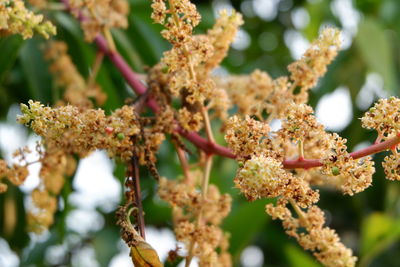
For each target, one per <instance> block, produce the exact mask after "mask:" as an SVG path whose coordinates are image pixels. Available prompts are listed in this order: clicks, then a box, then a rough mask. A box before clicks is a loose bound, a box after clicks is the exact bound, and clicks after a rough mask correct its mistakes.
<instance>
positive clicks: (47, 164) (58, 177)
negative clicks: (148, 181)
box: [27, 146, 76, 233]
mask: <svg viewBox="0 0 400 267" xmlns="http://www.w3.org/2000/svg"><path fill="white" fill-rule="evenodd" d="M43 153H44V154H43V155H41V156H40V159H39V161H40V163H41V164H42V166H41V168H40V172H39V177H40V184H39V186H38V187H37V188H36V189H35V190H33V191H32V193H31V197H32V202H33V204H34V205H35V208H34V209H32V210H29V211H28V212H27V221H28V229H29V230H30V231H32V232H35V233H41V232H42V231H44V230H46V229H48V228H49V227H50V226H51V225H52V224H53V223H54V213H55V212H56V211H57V203H58V201H57V196H58V195H59V194H60V192H61V190H62V188H63V186H64V182H65V176H66V175H67V176H71V175H72V174H73V173H74V172H75V168H76V162H75V159H74V158H73V157H72V156H67V155H66V154H65V152H64V151H63V150H60V149H58V148H56V147H49V146H47V147H46V151H45V152H44V151H43Z"/></svg>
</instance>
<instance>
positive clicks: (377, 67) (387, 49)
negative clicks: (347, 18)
mask: <svg viewBox="0 0 400 267" xmlns="http://www.w3.org/2000/svg"><path fill="white" fill-rule="evenodd" d="M384 30H385V29H384V28H383V27H382V26H381V25H380V24H379V23H378V22H377V20H375V19H373V18H368V17H366V18H365V19H364V20H363V21H362V22H361V23H360V26H359V30H358V34H357V36H356V38H355V44H356V46H357V48H358V50H359V52H360V54H361V56H362V58H363V59H364V61H365V63H366V64H367V66H368V68H369V69H370V70H371V71H373V72H377V73H379V74H380V75H382V78H383V81H384V88H385V89H386V90H387V91H389V92H393V91H394V89H395V87H396V77H395V69H394V62H393V58H394V56H393V51H392V47H391V44H390V40H389V38H388V36H386V34H385V31H384Z"/></svg>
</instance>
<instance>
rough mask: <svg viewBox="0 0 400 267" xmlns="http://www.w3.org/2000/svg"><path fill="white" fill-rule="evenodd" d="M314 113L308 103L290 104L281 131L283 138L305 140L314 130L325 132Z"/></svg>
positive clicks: (296, 140)
mask: <svg viewBox="0 0 400 267" xmlns="http://www.w3.org/2000/svg"><path fill="white" fill-rule="evenodd" d="M313 113H314V111H313V109H312V108H311V107H310V106H308V105H306V104H299V105H296V104H294V103H292V104H291V105H289V106H288V109H287V113H286V114H287V115H286V119H285V120H283V123H282V130H281V131H280V132H279V133H280V135H281V136H282V138H289V139H291V140H293V141H295V142H298V141H303V140H304V139H305V138H306V137H308V136H309V135H310V134H311V133H312V132H318V133H321V132H322V133H323V132H324V127H323V126H322V125H321V124H319V123H318V122H317V119H316V118H315V116H314V114H313Z"/></svg>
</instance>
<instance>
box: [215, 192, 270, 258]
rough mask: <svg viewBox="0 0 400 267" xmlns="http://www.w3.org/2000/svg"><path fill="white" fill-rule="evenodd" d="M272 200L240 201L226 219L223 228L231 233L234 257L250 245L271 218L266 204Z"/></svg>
mask: <svg viewBox="0 0 400 267" xmlns="http://www.w3.org/2000/svg"><path fill="white" fill-rule="evenodd" d="M270 202H271V200H269V199H263V200H258V201H255V202H245V203H240V205H239V206H236V207H234V209H233V210H232V212H231V214H229V216H228V217H227V218H226V219H225V220H224V223H223V227H222V228H223V229H224V230H225V231H227V232H229V234H230V244H231V245H230V251H231V253H232V255H233V256H234V257H239V256H240V252H241V251H242V250H243V249H244V248H245V247H246V246H247V245H249V244H250V243H251V242H252V240H253V239H254V238H255V237H256V236H257V234H258V233H260V232H262V228H263V227H264V225H265V224H266V222H267V221H268V220H269V219H270V218H269V216H268V215H267V214H265V205H266V204H267V203H270Z"/></svg>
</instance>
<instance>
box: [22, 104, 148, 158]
mask: <svg viewBox="0 0 400 267" xmlns="http://www.w3.org/2000/svg"><path fill="white" fill-rule="evenodd" d="M21 111H22V113H23V115H21V116H19V117H18V121H19V123H22V124H25V125H29V126H30V127H31V128H32V130H33V131H34V132H35V133H36V134H38V135H40V136H42V137H43V138H44V139H46V144H47V145H48V146H51V147H57V148H60V149H62V150H63V151H65V152H66V153H68V154H70V153H76V154H78V155H79V156H81V157H84V156H86V155H87V154H89V153H90V152H92V151H93V150H95V149H106V150H107V152H108V154H109V155H110V157H120V158H121V159H122V160H123V161H128V160H129V159H130V158H131V157H132V153H133V152H132V151H133V146H134V143H133V141H132V138H133V137H135V136H136V135H138V134H139V133H140V128H139V126H138V121H137V117H136V114H135V112H134V110H133V108H132V107H129V106H123V107H122V108H120V109H117V110H116V111H114V112H113V113H112V115H110V116H106V115H105V114H104V111H103V110H100V109H99V110H95V109H87V110H85V111H80V110H79V109H78V108H77V107H73V106H62V107H58V108H50V107H45V106H44V105H42V104H40V103H39V102H33V101H32V100H30V101H29V106H27V105H25V104H21Z"/></svg>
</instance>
